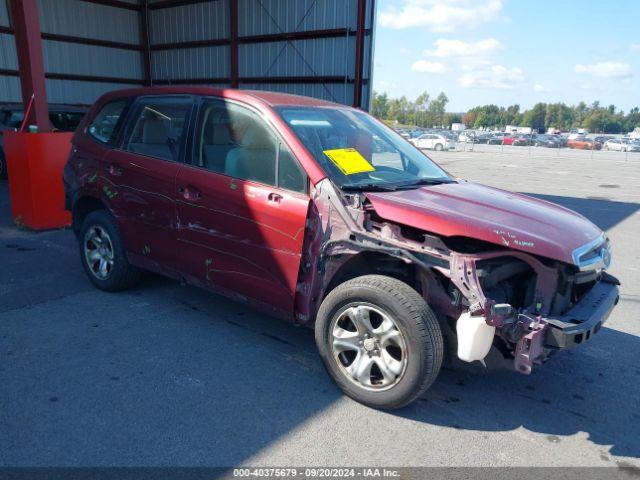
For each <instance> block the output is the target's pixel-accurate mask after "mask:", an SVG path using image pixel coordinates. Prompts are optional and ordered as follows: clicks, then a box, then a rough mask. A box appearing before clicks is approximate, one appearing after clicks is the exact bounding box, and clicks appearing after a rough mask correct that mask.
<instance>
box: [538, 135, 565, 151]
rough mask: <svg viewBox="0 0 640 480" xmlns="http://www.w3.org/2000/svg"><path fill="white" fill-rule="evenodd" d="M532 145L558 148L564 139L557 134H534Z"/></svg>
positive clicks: (562, 144)
mask: <svg viewBox="0 0 640 480" xmlns="http://www.w3.org/2000/svg"><path fill="white" fill-rule="evenodd" d="M533 145H534V146H536V147H547V148H560V147H562V146H564V141H563V139H562V137H560V136H559V135H546V134H545V135H534V136H533Z"/></svg>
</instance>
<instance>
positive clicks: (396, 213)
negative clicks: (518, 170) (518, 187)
mask: <svg viewBox="0 0 640 480" xmlns="http://www.w3.org/2000/svg"><path fill="white" fill-rule="evenodd" d="M367 198H368V199H369V200H370V202H371V204H372V206H373V208H374V209H375V211H376V213H377V214H378V215H379V216H380V217H382V218H384V219H385V220H390V221H393V222H396V223H400V224H403V225H407V226H410V227H414V228H419V229H421V230H424V231H427V232H430V233H434V234H437V235H441V236H444V237H454V236H461V237H470V238H475V239H478V240H483V241H485V242H490V243H494V244H497V245H501V246H504V247H506V248H510V249H514V250H521V251H523V252H528V253H531V254H534V255H540V256H543V257H548V258H552V259H555V260H559V261H561V262H565V263H573V257H572V254H573V252H574V250H575V249H577V248H579V247H582V246H584V245H585V244H587V243H589V242H592V241H594V240H595V239H597V238H598V237H599V236H601V235H602V231H601V230H600V229H599V228H598V227H596V226H595V225H594V224H593V223H591V222H590V221H589V220H587V219H586V218H584V217H583V216H582V215H579V214H578V213H576V212H574V211H572V210H569V209H567V208H564V207H561V206H559V205H556V204H554V203H550V202H546V201H544V200H539V199H537V198H533V197H529V196H527V195H522V194H519V193H512V192H507V191H505V190H500V189H497V188H492V187H487V186H484V185H479V184H476V183H471V182H461V183H450V184H442V185H434V186H426V187H422V188H418V189H414V190H398V191H395V192H375V193H367Z"/></svg>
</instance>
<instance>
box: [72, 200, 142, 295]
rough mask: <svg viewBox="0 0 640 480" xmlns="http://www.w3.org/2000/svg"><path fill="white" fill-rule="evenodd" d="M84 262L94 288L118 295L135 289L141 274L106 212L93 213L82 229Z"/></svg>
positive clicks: (82, 255)
mask: <svg viewBox="0 0 640 480" xmlns="http://www.w3.org/2000/svg"><path fill="white" fill-rule="evenodd" d="M79 240H80V261H81V262H82V267H83V268H84V271H85V273H86V274H87V277H89V280H90V281H91V283H93V285H94V286H96V287H97V288H99V289H100V290H105V291H107V292H117V291H120V290H125V289H127V288H130V287H132V286H134V285H135V284H136V283H138V281H139V280H140V271H139V270H138V269H137V268H135V267H133V266H132V265H131V264H130V263H129V260H128V259H127V254H126V251H125V249H124V244H123V242H122V237H121V236H120V231H119V230H118V225H117V224H116V221H115V219H114V218H113V216H112V215H111V214H110V213H109V212H107V211H106V210H97V211H94V212H91V213H90V214H89V215H87V217H86V218H85V219H84V221H83V222H82V227H81V229H80V237H79Z"/></svg>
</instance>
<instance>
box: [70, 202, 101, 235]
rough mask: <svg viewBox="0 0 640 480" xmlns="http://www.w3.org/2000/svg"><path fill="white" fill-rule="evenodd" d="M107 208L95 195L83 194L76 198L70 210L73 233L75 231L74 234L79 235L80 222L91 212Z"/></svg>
mask: <svg viewBox="0 0 640 480" xmlns="http://www.w3.org/2000/svg"><path fill="white" fill-rule="evenodd" d="M107 209H108V207H107V206H106V205H105V204H104V202H103V201H102V200H100V199H99V198H97V197H93V196H90V195H84V196H81V197H79V198H77V199H76V200H75V201H74V202H73V209H72V211H71V216H72V226H73V233H75V235H76V236H78V235H80V228H81V227H82V222H83V221H84V219H85V218H87V215H89V214H90V213H91V212H95V211H96V210H107Z"/></svg>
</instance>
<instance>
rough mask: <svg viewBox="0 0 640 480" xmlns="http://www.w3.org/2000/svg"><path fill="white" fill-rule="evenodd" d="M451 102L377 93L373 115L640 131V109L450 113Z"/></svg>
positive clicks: (445, 123) (435, 123)
mask: <svg viewBox="0 0 640 480" xmlns="http://www.w3.org/2000/svg"><path fill="white" fill-rule="evenodd" d="M448 102H449V98H448V97H447V96H446V95H445V94H444V92H442V93H440V94H439V95H438V96H437V97H435V98H433V99H431V97H430V96H429V94H428V93H427V92H423V93H422V94H420V95H419V96H418V98H416V99H415V100H414V101H411V100H409V99H407V97H405V96H402V97H400V98H389V96H388V95H387V94H386V93H378V92H373V98H372V102H371V113H372V114H373V115H374V116H375V117H378V118H380V119H383V120H388V121H392V122H398V123H401V124H403V125H415V126H418V127H426V128H431V127H444V128H448V127H449V126H450V125H451V124H452V123H464V124H465V125H466V126H467V127H469V128H476V129H478V128H485V129H487V128H488V129H501V128H504V127H505V126H507V125H518V126H521V127H531V128H533V129H534V130H538V131H546V130H548V129H549V128H556V129H559V130H562V131H569V130H571V129H572V128H586V129H588V130H589V131H590V132H593V133H621V132H625V133H626V132H631V131H633V130H634V129H635V128H637V127H640V108H638V107H634V108H632V109H631V110H630V111H629V112H628V113H626V114H625V113H624V112H623V111H622V110H618V109H617V108H616V106H615V105H609V106H607V107H603V106H601V105H600V102H593V103H592V104H591V105H587V104H586V103H585V102H580V103H578V104H577V105H571V106H570V105H566V104H565V103H536V104H535V105H534V106H533V107H532V108H531V109H529V110H524V111H521V110H520V105H511V106H509V107H506V108H505V107H499V106H498V105H482V106H478V107H474V108H472V109H470V110H469V111H467V112H466V113H451V112H447V111H446V108H447V103H448Z"/></svg>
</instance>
